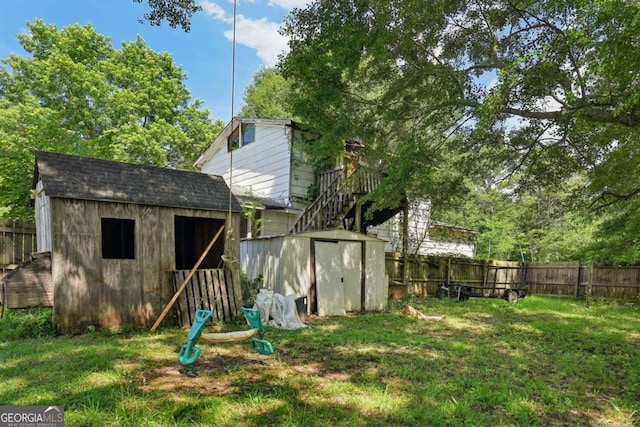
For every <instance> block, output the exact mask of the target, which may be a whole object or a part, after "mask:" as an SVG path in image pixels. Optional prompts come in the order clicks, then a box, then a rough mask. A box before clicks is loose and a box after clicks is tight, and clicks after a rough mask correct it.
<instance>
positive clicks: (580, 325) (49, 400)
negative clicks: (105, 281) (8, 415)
mask: <svg viewBox="0 0 640 427" xmlns="http://www.w3.org/2000/svg"><path fill="white" fill-rule="evenodd" d="M407 304H409V305H411V306H412V307H414V308H416V309H418V310H420V311H421V312H422V313H424V314H427V315H432V314H433V315H435V314H439V315H440V314H441V315H445V318H444V319H443V320H434V319H429V320H423V319H418V318H415V317H409V316H405V315H402V314H401V313H400V310H401V309H402V308H403V307H404V306H405V305H407ZM42 319H43V315H42V314H40V315H39V316H38V315H30V316H25V315H18V314H16V313H5V319H2V320H0V405H64V406H65V421H66V425H68V426H85V425H86V426H212V425H216V426H236V425H242V426H258V425H274V426H323V427H324V426H327V425H331V426H376V425H379V426H389V425H396V426H458V425H460V426H462V425H464V426H537V425H540V426H556V425H557V426H637V425H640V307H639V306H638V305H622V304H613V303H612V304H607V303H602V302H596V303H594V304H592V305H591V307H590V308H589V309H587V308H586V307H585V304H584V302H583V301H572V300H560V299H547V298H538V297H527V298H525V299H521V300H520V301H519V302H518V304H516V305H510V304H508V303H506V302H505V301H503V300H484V299H471V300H469V301H467V302H456V301H453V300H438V299H435V298H429V299H412V300H408V301H403V302H401V303H394V304H391V305H390V306H389V308H388V310H387V311H385V312H383V313H376V314H367V315H350V316H347V317H341V318H317V317H316V318H311V319H308V321H307V323H308V324H309V325H310V328H307V329H303V330H298V331H280V330H275V329H273V328H268V331H267V338H268V339H269V340H270V341H271V342H272V343H273V345H274V347H275V350H276V352H275V353H274V354H273V355H270V356H263V355H260V354H258V353H254V352H253V351H251V349H250V344H249V343H248V342H240V343H232V344H219V345H213V344H206V343H200V344H199V346H200V347H201V348H202V355H201V356H200V359H199V361H198V362H197V363H196V364H195V365H193V366H191V367H188V368H184V367H182V366H181V365H180V364H179V363H178V361H177V352H178V350H179V348H180V346H181V345H182V344H184V343H185V341H186V335H187V334H186V333H185V332H184V331H182V330H177V329H164V330H161V331H160V332H159V333H154V334H151V333H146V332H145V333H134V334H107V333H101V332H92V333H87V334H85V335H82V336H76V337H67V336H58V337H54V336H52V335H50V334H48V333H47V332H46V331H47V330H48V325H47V324H46V320H42ZM241 328H242V326H240V325H235V329H241ZM214 329H216V330H222V329H224V330H230V329H232V327H231V326H229V325H214ZM39 334H40V335H41V336H40V337H32V338H24V337H25V336H29V335H30V336H34V335H39Z"/></svg>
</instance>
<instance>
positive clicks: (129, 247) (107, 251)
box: [102, 218, 136, 259]
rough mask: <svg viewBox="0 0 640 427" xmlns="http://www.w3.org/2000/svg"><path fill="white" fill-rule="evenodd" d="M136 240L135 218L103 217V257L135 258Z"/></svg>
mask: <svg viewBox="0 0 640 427" xmlns="http://www.w3.org/2000/svg"><path fill="white" fill-rule="evenodd" d="M135 240H136V222H135V220H133V219H120V218H102V258H104V259H135V258H136V255H135V254H136V251H135V246H136V245H135Z"/></svg>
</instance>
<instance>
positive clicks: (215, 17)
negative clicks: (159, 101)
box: [0, 0, 309, 122]
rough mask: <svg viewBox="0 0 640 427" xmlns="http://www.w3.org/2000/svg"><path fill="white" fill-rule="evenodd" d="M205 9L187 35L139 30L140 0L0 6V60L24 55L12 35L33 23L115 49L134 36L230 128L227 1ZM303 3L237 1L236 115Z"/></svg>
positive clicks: (205, 0) (206, 3)
mask: <svg viewBox="0 0 640 427" xmlns="http://www.w3.org/2000/svg"><path fill="white" fill-rule="evenodd" d="M199 3H200V4H201V5H202V7H203V9H204V11H202V12H199V13H198V14H196V15H195V16H194V18H193V19H192V22H191V31H190V32H189V33H185V32H184V31H183V30H182V29H180V28H171V27H169V25H168V24H167V23H164V24H163V25H162V26H160V27H153V26H151V25H149V24H146V23H145V24H140V23H139V22H138V18H140V17H142V15H143V14H144V13H145V12H147V11H148V10H149V6H148V4H147V2H146V0H143V2H142V3H134V2H133V0H0V58H6V57H8V56H9V55H10V54H11V53H15V54H18V55H25V52H24V51H23V50H22V47H21V46H20V44H19V43H18V40H17V38H16V34H18V33H24V32H27V25H26V23H27V22H34V21H35V20H36V19H37V18H40V19H42V20H43V21H44V22H45V23H47V24H55V25H56V26H57V27H58V29H61V28H63V27H65V26H67V25H72V24H75V23H78V24H81V25H86V24H88V23H90V24H91V25H93V27H94V28H95V29H96V30H97V31H98V32H99V33H100V34H102V35H105V36H108V37H110V38H111V40H112V42H113V44H114V46H115V47H116V48H119V47H120V45H121V43H122V42H126V41H132V40H135V38H136V36H137V35H140V36H141V37H142V38H143V39H144V40H145V42H146V43H147V45H148V46H149V47H151V48H152V49H153V50H155V51H158V52H168V53H170V54H171V56H172V57H173V60H174V62H175V63H176V64H178V65H180V66H181V67H182V69H183V71H185V72H186V73H187V75H188V79H187V80H186V85H187V87H188V88H189V90H190V91H191V94H192V98H193V99H201V100H202V101H204V103H205V105H206V106H207V108H208V109H209V110H210V111H211V117H212V118H219V119H222V120H223V121H225V122H228V121H229V120H230V119H231V117H232V111H231V69H232V68H231V58H232V43H231V39H232V34H233V32H232V29H233V0H215V1H214V0H200V1H199ZM307 3H309V0H238V3H237V15H236V42H237V44H236V62H235V96H234V113H237V112H238V111H239V109H240V108H241V106H242V95H243V93H244V89H245V87H246V86H247V85H248V84H249V83H250V82H251V80H252V77H253V74H254V73H255V72H256V71H258V70H260V69H261V68H263V67H265V66H273V65H275V63H276V61H277V55H278V54H279V53H280V52H282V51H283V50H284V49H286V47H287V40H286V39H284V38H283V37H282V36H280V35H279V34H278V28H279V26H280V24H281V23H282V21H283V19H284V18H285V17H286V15H287V14H288V12H289V11H290V10H291V9H292V8H294V7H299V8H302V7H304V6H305V5H306V4H307Z"/></svg>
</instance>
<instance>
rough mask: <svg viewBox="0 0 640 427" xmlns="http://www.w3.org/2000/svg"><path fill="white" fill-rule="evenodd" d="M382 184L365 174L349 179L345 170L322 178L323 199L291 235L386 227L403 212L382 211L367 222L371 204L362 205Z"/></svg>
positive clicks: (308, 210) (319, 178)
mask: <svg viewBox="0 0 640 427" xmlns="http://www.w3.org/2000/svg"><path fill="white" fill-rule="evenodd" d="M381 181H382V175H374V174H371V173H366V172H362V171H359V172H358V173H354V174H351V175H349V176H346V174H345V170H344V169H335V170H332V171H330V172H325V173H323V174H320V175H318V176H317V177H316V182H317V183H318V186H319V188H320V194H319V196H318V197H317V198H316V199H315V200H314V201H313V203H311V204H310V205H309V206H307V208H306V209H305V211H304V212H303V213H302V214H301V215H300V217H298V219H297V220H296V222H295V224H294V225H293V227H291V229H290V230H289V232H290V233H300V232H303V231H310V230H327V229H335V228H344V229H346V230H355V231H364V230H366V227H367V226H370V225H378V224H381V223H383V222H384V221H386V220H388V219H389V218H391V217H392V216H393V215H395V214H396V213H397V212H398V211H399V209H393V210H385V211H378V212H376V213H375V214H374V215H373V216H372V217H371V218H365V216H364V213H365V212H366V210H367V208H368V207H369V206H370V205H371V202H370V201H365V202H361V199H362V196H364V195H366V194H367V193H369V192H371V191H373V190H374V189H375V188H376V187H377V186H378V184H380V182H381Z"/></svg>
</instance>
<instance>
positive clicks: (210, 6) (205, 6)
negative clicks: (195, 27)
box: [200, 0, 227, 22]
mask: <svg viewBox="0 0 640 427" xmlns="http://www.w3.org/2000/svg"><path fill="white" fill-rule="evenodd" d="M200 6H202V10H203V11H204V13H206V14H207V15H210V16H213V17H214V18H216V19H219V20H221V21H225V22H227V18H226V17H225V13H224V9H222V8H221V7H220V6H219V5H217V4H216V3H212V2H210V1H208V0H204V1H201V2H200Z"/></svg>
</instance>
